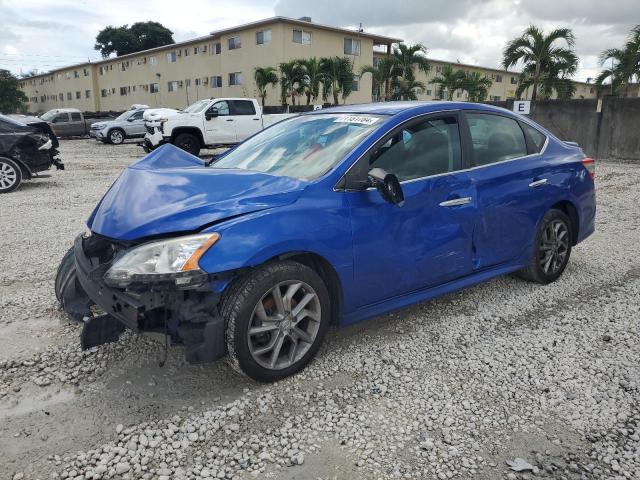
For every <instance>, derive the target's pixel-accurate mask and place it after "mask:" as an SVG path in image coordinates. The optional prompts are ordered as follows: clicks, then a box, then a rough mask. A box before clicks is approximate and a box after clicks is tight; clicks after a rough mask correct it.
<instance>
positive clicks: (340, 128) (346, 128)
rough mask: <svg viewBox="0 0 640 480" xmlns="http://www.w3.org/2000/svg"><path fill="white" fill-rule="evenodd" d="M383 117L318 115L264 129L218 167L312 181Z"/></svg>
mask: <svg viewBox="0 0 640 480" xmlns="http://www.w3.org/2000/svg"><path fill="white" fill-rule="evenodd" d="M381 118H382V117H380V116H376V115H346V114H343V115H339V114H316V115H303V116H301V117H296V118H292V119H291V120H286V121H283V122H280V123H278V124H276V125H274V126H273V127H271V128H268V129H266V130H264V131H263V132H261V133H259V134H257V135H256V136H254V137H252V138H250V139H249V140H247V141H246V142H244V143H242V144H240V145H239V146H238V147H237V148H236V149H235V150H232V151H230V152H229V153H228V154H226V155H224V156H223V157H222V158H221V159H220V160H218V161H217V162H215V164H214V167H215V168H240V169H243V170H255V171H258V172H264V173H269V174H271V175H282V176H287V177H294V178H299V179H312V178H316V177H319V176H321V175H323V174H325V173H326V172H327V171H329V170H330V169H331V168H332V167H333V166H334V165H336V163H338V162H339V161H340V160H342V159H343V158H344V157H345V155H347V154H348V153H349V152H350V151H351V150H353V148H354V147H355V146H356V145H358V144H359V143H360V142H361V141H362V140H364V138H365V137H367V136H368V135H369V134H370V133H371V132H372V131H373V130H375V129H376V128H377V127H378V125H379V124H380V123H382V120H381Z"/></svg>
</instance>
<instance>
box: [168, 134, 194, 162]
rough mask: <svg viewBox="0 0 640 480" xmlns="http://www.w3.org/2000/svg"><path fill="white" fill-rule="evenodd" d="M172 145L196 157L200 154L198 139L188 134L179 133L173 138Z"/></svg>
mask: <svg viewBox="0 0 640 480" xmlns="http://www.w3.org/2000/svg"><path fill="white" fill-rule="evenodd" d="M173 144H174V145H175V146H176V147H178V148H181V149H182V150H184V151H185V152H189V153H190V154H191V155H195V156H196V157H197V156H198V154H199V153H200V140H198V137H196V136H195V135H192V134H190V133H181V134H180V135H178V136H177V137H176V138H175V140H174V141H173Z"/></svg>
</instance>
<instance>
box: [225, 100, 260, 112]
mask: <svg viewBox="0 0 640 480" xmlns="http://www.w3.org/2000/svg"><path fill="white" fill-rule="evenodd" d="M229 103H231V114H232V115H255V114H256V107H254V106H253V102H251V101H248V100H231V101H230V102H229Z"/></svg>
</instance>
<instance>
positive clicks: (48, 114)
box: [40, 110, 58, 122]
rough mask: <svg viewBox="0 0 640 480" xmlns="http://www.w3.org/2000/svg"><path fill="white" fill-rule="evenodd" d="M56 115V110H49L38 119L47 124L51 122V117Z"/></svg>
mask: <svg viewBox="0 0 640 480" xmlns="http://www.w3.org/2000/svg"><path fill="white" fill-rule="evenodd" d="M57 113H58V111H57V110H49V111H48V112H46V113H43V114H42V115H40V118H41V119H42V120H44V121H45V122H48V121H49V120H51V119H52V118H53V117H55V116H56V114H57Z"/></svg>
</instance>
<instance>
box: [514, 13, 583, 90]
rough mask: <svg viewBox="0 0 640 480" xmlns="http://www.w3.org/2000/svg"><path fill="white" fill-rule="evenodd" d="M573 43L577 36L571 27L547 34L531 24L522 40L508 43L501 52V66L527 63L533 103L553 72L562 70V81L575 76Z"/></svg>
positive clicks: (575, 66)
mask: <svg viewBox="0 0 640 480" xmlns="http://www.w3.org/2000/svg"><path fill="white" fill-rule="evenodd" d="M557 41H564V43H565V44H566V46H558V45H557ZM574 44H575V37H574V35H573V32H572V31H571V29H569V28H557V29H555V30H553V31H552V32H550V33H549V34H548V35H545V33H544V32H543V31H542V30H541V29H540V28H538V27H536V26H534V25H531V26H529V27H528V28H527V29H526V30H525V31H524V32H523V34H522V35H521V36H520V37H518V38H515V39H513V40H511V41H510V42H509V43H507V46H506V47H505V48H504V51H503V52H502V56H503V60H502V65H503V66H504V68H505V69H508V68H510V67H513V66H515V65H516V64H517V63H519V62H521V63H523V64H524V68H525V70H527V71H528V72H529V79H530V84H531V87H532V88H533V90H532V93H531V100H535V99H536V96H537V94H538V87H539V86H540V82H541V80H542V79H543V77H544V76H547V77H549V73H550V71H551V70H552V69H554V68H558V67H562V68H563V69H564V70H563V71H562V72H561V73H560V77H561V78H565V77H569V76H571V75H573V74H574V73H575V71H576V69H577V67H578V57H577V56H576V54H575V52H574V50H573V46H574ZM522 78H523V77H521V80H522ZM549 78H550V77H549Z"/></svg>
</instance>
